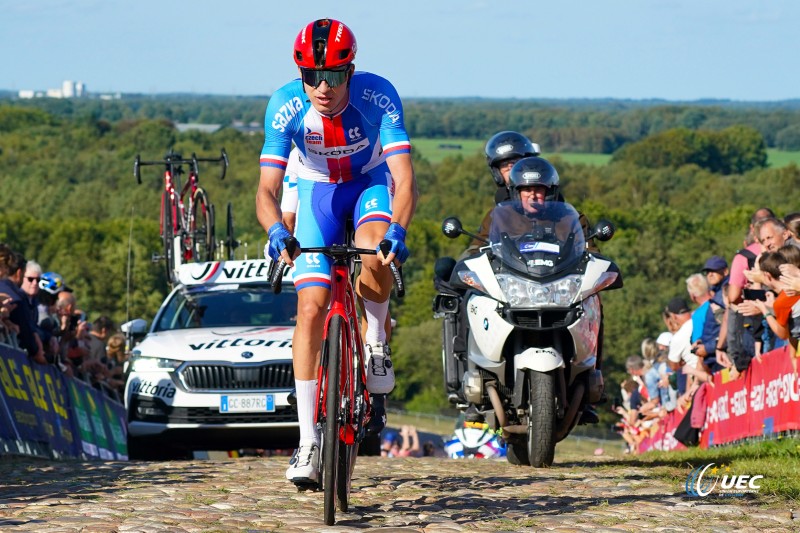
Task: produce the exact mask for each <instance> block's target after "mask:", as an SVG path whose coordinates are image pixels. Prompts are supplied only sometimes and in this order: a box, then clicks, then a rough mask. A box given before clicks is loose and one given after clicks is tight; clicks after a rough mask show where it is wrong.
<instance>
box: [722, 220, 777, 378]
mask: <svg viewBox="0 0 800 533" xmlns="http://www.w3.org/2000/svg"><path fill="white" fill-rule="evenodd" d="M774 217H775V213H773V212H772V210H771V209H768V208H766V207H764V208H761V209H758V210H756V212H755V213H753V216H752V217H750V227H749V230H748V234H747V238H746V240H745V242H746V243H749V244H747V246H746V247H745V248H743V249H741V250H739V251H737V252H736V255H734V257H733V261H732V262H731V271H730V277H729V280H728V289H727V298H728V306H727V309H726V315H727V316H726V318H725V319H724V324H723V326H722V328H721V330H720V336H719V340H718V341H717V346H716V348H717V360H718V361H720V360H727V361H730V362H731V363H732V364H733V366H734V367H735V370H734V374H738V373H739V372H742V371H743V370H744V369H745V368H747V367H748V366H749V365H750V360H751V359H752V358H753V357H755V353H756V352H755V336H754V335H753V329H755V328H754V324H753V323H752V321H750V320H749V321H745V316H744V315H742V314H741V313H739V311H738V307H737V306H738V305H739V304H740V303H741V302H742V292H743V290H744V288H745V286H746V285H747V284H748V280H747V278H746V277H745V273H744V272H745V270H752V269H753V267H754V265H755V261H756V257H758V255H759V254H761V251H762V247H761V244H760V243H759V242H758V239H757V236H758V233H757V232H756V224H758V223H759V221H761V220H763V219H767V218H774ZM746 322H747V323H746ZM720 352H722V353H720Z"/></svg>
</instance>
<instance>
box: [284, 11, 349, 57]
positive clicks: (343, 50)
mask: <svg viewBox="0 0 800 533" xmlns="http://www.w3.org/2000/svg"><path fill="white" fill-rule="evenodd" d="M357 48H358V47H357V46H356V36H355V35H353V32H352V31H350V28H348V27H347V26H345V25H344V24H343V23H341V22H339V21H338V20H334V19H319V20H315V21H314V22H311V23H309V24H308V25H307V26H306V27H305V28H303V29H302V30H300V33H299V34H298V35H297V38H296V39H295V40H294V62H295V63H297V66H298V67H301V68H313V69H331V68H336V67H342V66H345V65H349V64H350V63H352V62H353V60H354V59H355V58H356V50H357Z"/></svg>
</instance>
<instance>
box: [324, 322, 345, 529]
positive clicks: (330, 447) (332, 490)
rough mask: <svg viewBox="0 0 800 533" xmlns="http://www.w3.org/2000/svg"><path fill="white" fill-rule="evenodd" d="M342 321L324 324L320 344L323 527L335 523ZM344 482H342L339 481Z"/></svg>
mask: <svg viewBox="0 0 800 533" xmlns="http://www.w3.org/2000/svg"><path fill="white" fill-rule="evenodd" d="M342 330H343V327H342V319H341V317H340V316H334V317H332V318H331V320H330V322H329V323H328V332H327V337H326V339H325V342H324V343H323V348H322V349H323V352H324V354H323V355H324V356H326V357H325V360H326V363H327V365H326V370H325V391H326V392H325V394H326V396H325V422H324V423H323V428H322V438H323V441H322V490H323V492H324V495H325V516H324V518H325V524H327V525H329V526H332V525H333V523H334V521H335V520H336V497H337V490H336V485H337V483H338V482H339V480H338V479H337V478H338V474H339V468H338V463H339V426H340V413H339V406H340V405H341V397H342V395H341V389H340V379H339V378H340V373H341V361H342V339H343V338H344V336H343V335H342ZM341 481H345V480H341Z"/></svg>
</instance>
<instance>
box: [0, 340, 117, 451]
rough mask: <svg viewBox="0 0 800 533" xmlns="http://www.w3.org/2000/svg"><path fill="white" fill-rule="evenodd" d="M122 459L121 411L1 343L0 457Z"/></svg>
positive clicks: (78, 383)
mask: <svg viewBox="0 0 800 533" xmlns="http://www.w3.org/2000/svg"><path fill="white" fill-rule="evenodd" d="M3 454H22V455H33V456H39V457H50V458H54V459H58V458H69V457H72V458H81V459H100V460H127V459H128V448H127V426H126V422H125V407H124V406H123V405H122V404H120V403H119V402H117V401H114V400H112V399H111V398H109V397H108V396H106V395H105V394H103V393H102V392H101V391H98V390H97V389H95V388H93V387H91V386H89V385H88V384H86V383H84V382H83V381H80V380H78V379H73V378H70V377H67V376H64V375H63V374H62V373H61V372H59V370H58V369H57V368H55V367H53V366H50V365H36V364H30V363H29V362H28V357H27V355H26V354H25V353H24V352H21V351H19V350H17V349H15V348H12V347H10V346H8V345H4V344H0V455H3Z"/></svg>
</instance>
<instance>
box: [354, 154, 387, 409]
mask: <svg viewBox="0 0 800 533" xmlns="http://www.w3.org/2000/svg"><path fill="white" fill-rule="evenodd" d="M391 180H392V177H391V174H389V171H388V168H387V167H386V166H385V165H381V166H379V167H378V168H376V169H374V170H373V171H372V172H371V173H370V180H369V182H368V184H367V186H366V188H365V189H364V191H363V192H362V194H361V196H360V197H359V200H358V203H357V205H356V208H355V212H354V215H353V220H355V221H356V246H358V247H363V248H372V249H375V248H377V246H378V244H379V243H380V241H381V240H383V237H384V235H385V234H386V229H387V228H388V227H389V222H390V221H391V217H392V196H391V184H392V181H391ZM392 281H393V278H392V274H391V271H390V270H389V269H388V268H387V267H385V266H383V265H381V263H380V261H379V260H378V258H377V256H374V255H367V256H363V257H362V258H361V274H360V275H359V278H358V282H357V290H358V293H359V294H360V295H361V297H362V299H363V302H364V311H365V312H364V314H365V316H366V319H367V331H366V333H365V335H364V336H365V340H366V345H367V355H368V356H369V357H370V362H369V364H368V371H367V387H368V388H369V390H370V392H372V393H373V394H388V393H389V392H391V391H392V389H393V388H394V370H393V369H392V363H391V359H390V358H389V356H390V354H391V352H390V350H389V348H388V345H386V331H387V328H386V323H387V320H388V311H389V294H390V292H391V289H392Z"/></svg>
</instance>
